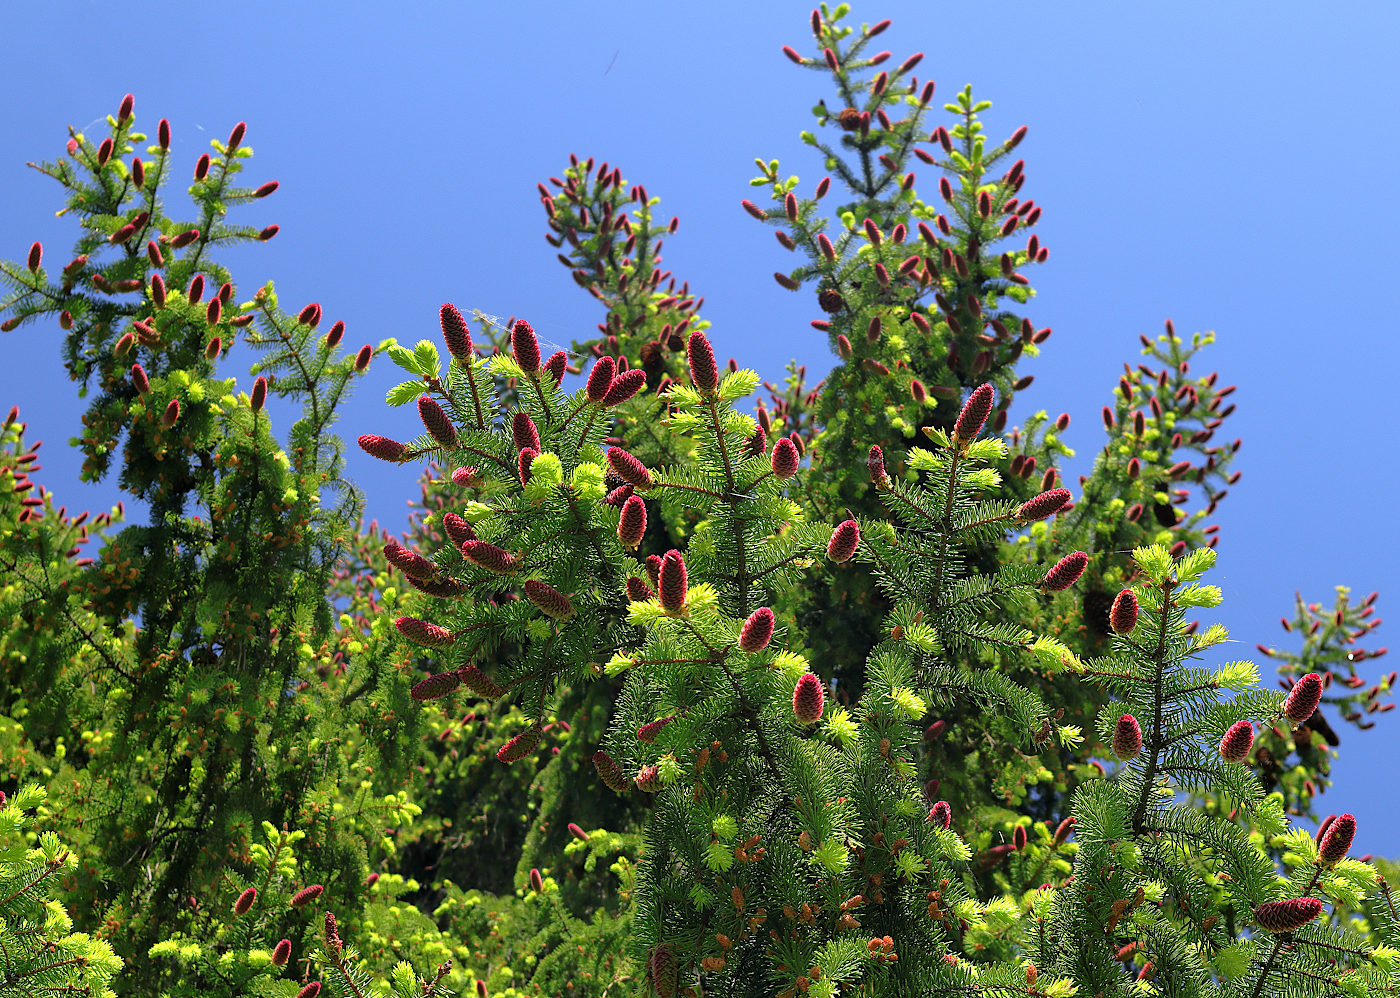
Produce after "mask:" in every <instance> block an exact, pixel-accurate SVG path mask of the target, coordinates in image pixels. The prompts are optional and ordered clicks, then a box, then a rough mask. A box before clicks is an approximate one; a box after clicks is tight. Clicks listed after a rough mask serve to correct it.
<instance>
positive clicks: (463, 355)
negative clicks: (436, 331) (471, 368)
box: [438, 303, 473, 364]
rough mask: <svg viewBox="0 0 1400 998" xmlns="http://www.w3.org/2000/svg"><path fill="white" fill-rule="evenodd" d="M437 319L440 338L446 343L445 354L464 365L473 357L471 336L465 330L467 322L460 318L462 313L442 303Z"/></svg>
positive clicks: (452, 306)
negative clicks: (440, 328) (439, 324)
mask: <svg viewBox="0 0 1400 998" xmlns="http://www.w3.org/2000/svg"><path fill="white" fill-rule="evenodd" d="M438 318H439V321H440V322H441V324H442V338H443V340H444V341H445V342H446V343H447V352H448V353H450V354H451V355H452V356H454V357H456V358H457V360H458V361H460V362H461V363H462V364H466V363H467V362H468V361H470V360H471V358H472V356H473V353H472V334H471V332H470V331H469V330H468V329H467V321H466V320H465V319H463V318H462V313H461V312H459V311H457V307H456V306H455V305H451V304H448V303H444V304H443V306H442V308H440V309H439V310H438Z"/></svg>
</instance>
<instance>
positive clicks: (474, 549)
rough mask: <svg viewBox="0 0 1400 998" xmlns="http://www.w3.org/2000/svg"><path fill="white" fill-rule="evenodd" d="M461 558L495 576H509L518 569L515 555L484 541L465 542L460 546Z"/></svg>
mask: <svg viewBox="0 0 1400 998" xmlns="http://www.w3.org/2000/svg"><path fill="white" fill-rule="evenodd" d="M462 557H463V558H465V559H467V561H469V562H471V563H472V564H473V565H476V566H478V567H480V568H484V569H486V570H487V571H488V572H495V573H496V574H497V575H510V574H511V573H512V572H514V571H516V569H517V568H518V567H519V565H518V562H517V559H516V557H515V555H513V554H511V553H510V552H509V551H507V550H505V549H504V548H498V547H496V545H494V544H487V543H486V542H485V541H466V542H465V543H463V544H462Z"/></svg>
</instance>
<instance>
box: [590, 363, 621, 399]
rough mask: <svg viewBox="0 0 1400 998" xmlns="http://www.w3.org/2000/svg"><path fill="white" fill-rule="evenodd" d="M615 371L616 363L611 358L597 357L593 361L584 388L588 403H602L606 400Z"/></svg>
mask: <svg viewBox="0 0 1400 998" xmlns="http://www.w3.org/2000/svg"><path fill="white" fill-rule="evenodd" d="M616 371H617V362H616V361H614V360H613V359H612V358H611V357H599V358H598V359H597V360H596V361H594V363H593V370H591V371H589V372H588V383H587V384H586V385H585V387H584V391H585V392H586V393H587V394H588V401H590V402H602V401H603V399H605V398H607V396H608V389H609V388H611V387H612V383H613V378H614V376H615V374H616Z"/></svg>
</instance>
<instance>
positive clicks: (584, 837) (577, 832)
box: [569, 821, 588, 842]
mask: <svg viewBox="0 0 1400 998" xmlns="http://www.w3.org/2000/svg"><path fill="white" fill-rule="evenodd" d="M569 834H570V835H572V836H573V837H574V838H576V839H578V840H579V841H580V842H587V841H588V833H587V832H585V831H584V830H583V829H582V828H580V827H579V826H578V825H576V824H574V823H573V822H572V821H571V822H569Z"/></svg>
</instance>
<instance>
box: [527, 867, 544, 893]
mask: <svg viewBox="0 0 1400 998" xmlns="http://www.w3.org/2000/svg"><path fill="white" fill-rule="evenodd" d="M530 890H532V891H534V892H535V893H536V894H540V893H543V892H544V877H542V876H540V868H539V867H537V866H532V867H530Z"/></svg>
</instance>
